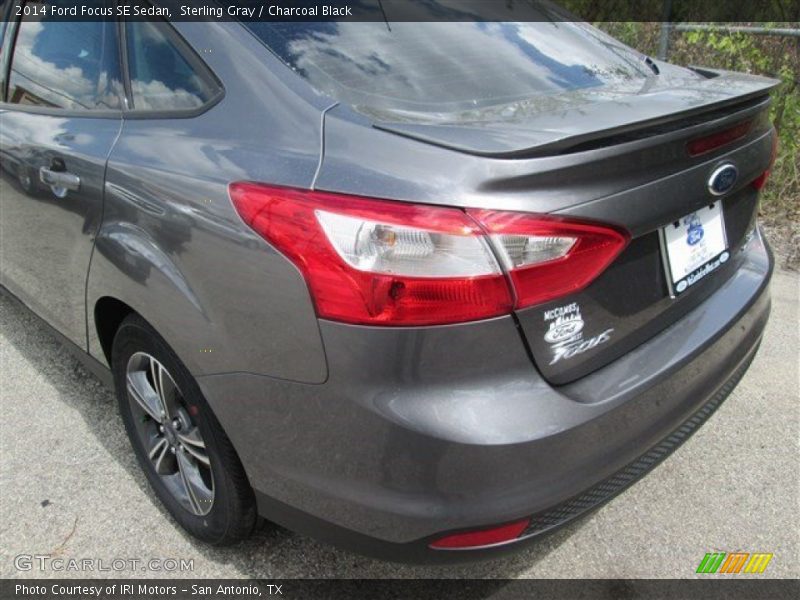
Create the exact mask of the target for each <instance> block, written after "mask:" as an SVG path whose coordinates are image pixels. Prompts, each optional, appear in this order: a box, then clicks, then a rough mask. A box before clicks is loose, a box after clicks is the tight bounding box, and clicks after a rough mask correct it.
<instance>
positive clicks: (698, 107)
mask: <svg viewBox="0 0 800 600" xmlns="http://www.w3.org/2000/svg"><path fill="white" fill-rule="evenodd" d="M692 70H693V71H694V72H695V73H697V74H698V75H701V76H702V77H703V78H704V79H692V80H682V81H681V83H682V85H677V86H660V87H659V86H654V87H652V88H651V89H649V90H646V91H642V92H639V93H635V94H631V93H620V92H614V91H604V90H599V91H597V90H587V91H579V92H573V93H572V94H571V95H569V96H567V95H560V96H556V97H542V98H538V97H537V98H533V99H530V100H525V101H521V102H518V103H515V104H513V105H507V106H504V107H502V110H503V113H512V116H511V117H509V118H506V119H503V118H500V116H499V113H500V111H499V110H498V109H496V108H489V109H486V110H485V111H483V113H484V114H482V115H479V117H478V118H475V116H474V115H475V113H474V112H473V113H471V115H472V119H471V120H469V121H467V120H465V121H463V122H459V121H449V122H445V123H438V122H433V123H424V122H414V121H413V119H409V117H408V116H405V120H404V121H388V120H373V126H374V127H376V128H377V129H381V130H383V131H388V132H391V133H395V134H398V135H402V136H405V137H408V138H412V139H415V140H419V141H422V142H426V143H429V144H434V145H437V146H441V147H444V148H449V149H452V150H457V151H459V152H464V153H468V154H473V155H478V156H488V157H495V158H533V157H539V156H553V155H559V154H566V153H570V152H578V151H582V150H587V149H590V148H596V147H602V146H605V145H611V144H616V143H622V142H625V141H630V140H633V139H641V138H643V137H647V136H649V135H658V134H661V133H667V132H668V131H674V130H677V129H680V128H683V127H689V126H691V125H693V124H698V123H701V122H705V121H710V120H713V119H715V118H717V117H722V116H725V115H726V114H728V113H731V112H736V111H738V110H740V109H744V108H748V107H750V106H755V105H758V104H760V103H764V105H765V107H766V105H767V104H768V94H769V92H770V91H771V90H772V89H773V88H775V87H776V86H777V85H779V83H780V82H779V81H778V80H775V79H770V78H767V77H760V76H756V75H747V74H743V73H734V72H731V71H722V70H714V69H701V68H693V69H692Z"/></svg>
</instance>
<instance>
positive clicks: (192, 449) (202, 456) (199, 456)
mask: <svg viewBox="0 0 800 600" xmlns="http://www.w3.org/2000/svg"><path fill="white" fill-rule="evenodd" d="M183 448H184V449H185V450H186V452H187V453H188V454H190V455H191V456H192V457H194V459H195V460H197V462H199V463H202V464H203V465H205V466H206V467H210V466H211V461H210V460H209V459H208V456H207V455H206V453H205V452H203V451H202V450H200V448H198V447H197V446H190V445H188V444H186V445H184V446H183Z"/></svg>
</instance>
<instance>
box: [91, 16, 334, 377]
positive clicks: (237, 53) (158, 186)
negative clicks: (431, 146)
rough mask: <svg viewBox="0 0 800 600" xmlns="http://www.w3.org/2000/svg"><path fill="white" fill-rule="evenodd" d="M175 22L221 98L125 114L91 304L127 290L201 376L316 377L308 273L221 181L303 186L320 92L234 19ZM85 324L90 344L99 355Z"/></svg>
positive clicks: (322, 370) (319, 368) (319, 365)
mask: <svg viewBox="0 0 800 600" xmlns="http://www.w3.org/2000/svg"><path fill="white" fill-rule="evenodd" d="M177 27H178V29H179V31H180V33H181V34H182V35H183V36H184V37H185V38H186V39H187V41H188V42H189V43H190V44H191V45H192V46H193V47H194V48H195V50H196V51H197V52H198V53H199V54H200V55H201V56H202V57H203V60H204V61H205V62H206V63H207V64H208V65H209V67H210V68H211V69H212V70H213V71H214V72H215V74H216V75H217V77H218V78H219V79H220V80H221V81H222V83H223V86H224V87H225V97H224V98H223V99H222V100H221V101H220V102H219V103H218V104H216V105H215V106H213V107H212V108H210V109H209V110H208V111H206V112H205V113H203V114H201V115H199V116H193V117H187V118H169V117H168V116H166V115H165V116H161V118H138V119H137V118H128V119H126V121H125V123H124V126H123V131H122V134H121V135H120V138H119V141H118V142H117V145H116V146H115V148H114V150H113V152H112V154H111V156H110V159H109V163H108V171H107V177H106V189H105V213H104V218H103V224H102V226H101V228H100V231H99V233H98V235H97V243H96V252H95V256H94V258H93V260H92V265H91V269H90V274H89V282H88V289H87V302H88V312H89V315H91V314H92V312H93V308H94V306H95V305H96V303H97V302H98V300H100V299H101V298H103V297H106V296H110V297H113V298H116V299H118V300H121V301H123V302H125V303H126V304H128V305H129V306H131V307H132V308H133V309H134V310H136V311H137V312H139V313H140V314H141V315H142V316H143V317H144V318H145V319H146V320H147V321H148V322H150V323H151V324H152V325H153V326H154V327H155V328H156V330H158V331H159V332H160V333H161V335H162V336H163V337H164V338H165V339H166V340H167V342H168V343H169V344H170V345H171V346H172V347H173V349H174V350H175V351H176V352H177V354H178V355H179V356H180V357H181V358H182V359H183V361H184V362H185V363H186V365H187V367H188V368H189V370H190V371H191V372H192V373H193V374H195V375H205V374H211V373H222V372H234V371H238V372H251V373H260V374H264V375H270V376H272V377H278V378H283V379H290V380H297V381H303V382H310V383H318V382H322V381H324V380H325V379H326V377H327V368H326V363H325V357H324V352H323V348H322V342H321V339H320V334H319V328H318V324H317V320H316V316H315V312H314V308H313V305H312V303H311V300H310V297H309V294H308V290H307V288H306V286H305V283H304V281H303V279H302V276H301V275H300V273H299V272H298V271H297V269H296V268H295V267H294V266H293V265H292V264H291V263H290V262H289V261H288V260H286V259H285V258H284V257H283V256H282V255H280V254H279V253H278V252H276V251H275V250H273V249H272V248H271V247H270V246H269V245H268V244H267V243H266V242H264V241H263V240H262V239H261V238H260V237H258V236H257V235H256V234H255V233H253V232H252V231H251V230H250V229H249V228H248V227H247V226H246V225H245V224H244V223H243V222H242V221H241V219H240V218H239V217H238V215H237V214H236V212H235V210H234V209H233V206H232V204H231V201H230V198H229V196H228V188H227V186H228V184H229V183H230V182H232V181H240V180H253V181H268V182H272V183H277V184H281V185H289V186H299V187H309V186H310V184H311V181H312V179H313V175H314V172H315V170H316V167H317V164H318V161H319V149H320V117H319V115H320V106H321V103H322V99H319V100H317V99H315V98H313V97H312V98H308V97H301V96H299V95H298V94H297V93H296V92H295V91H294V90H293V89H292V88H291V85H287V84H285V83H284V82H283V81H282V79H281V71H282V70H286V69H285V67H283V66H282V65H280V64H276V63H275V62H274V59H272V57H271V55H270V54H269V53H268V52H266V51H265V50H264V49H263V47H261V46H260V44H259V43H258V42H257V41H255V40H254V39H252V38H251V37H250V36H249V34H247V32H246V31H244V30H243V29H241V27H240V26H238V25H237V24H234V23H220V24H208V23H183V24H178V25H177ZM289 74H291V73H289ZM90 318H91V317H90ZM89 330H90V336H89V350H90V353H91V354H92V355H93V356H95V357H96V358H98V359H101V360H104V357H103V352H102V349H101V347H100V344H99V340H98V337H97V335H96V328H94V327H92V326H91V324H90V327H89Z"/></svg>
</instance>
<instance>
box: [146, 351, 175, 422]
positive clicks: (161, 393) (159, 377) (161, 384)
mask: <svg viewBox="0 0 800 600" xmlns="http://www.w3.org/2000/svg"><path fill="white" fill-rule="evenodd" d="M164 375H165V369H164V367H162V366H161V363H159V362H158V361H157V360H155V359H154V358H151V359H150V377H151V378H152V380H153V389H154V390H155V392H156V395H157V396H158V400H159V402H160V404H161V410H162V411H163V413H164V415H165V418H169V416H170V409H169V402H168V397H167V387H168V386H166V384H167V381H168V380H169V374H167V375H166V377H164ZM173 387H174V386H173Z"/></svg>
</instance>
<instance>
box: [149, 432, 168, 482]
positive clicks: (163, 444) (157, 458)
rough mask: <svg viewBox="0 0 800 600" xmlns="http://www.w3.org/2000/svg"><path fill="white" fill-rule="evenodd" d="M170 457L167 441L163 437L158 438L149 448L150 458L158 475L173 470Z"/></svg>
mask: <svg viewBox="0 0 800 600" xmlns="http://www.w3.org/2000/svg"><path fill="white" fill-rule="evenodd" d="M171 457H172V453H171V452H170V449H169V442H167V440H166V439H165V438H159V439H158V441H157V442H156V443H155V444H154V445H153V447H152V448H151V449H150V460H152V461H153V463H154V465H155V468H156V473H158V474H159V475H166V474H168V473H170V472H172V471H174V465H173V462H172V460H171Z"/></svg>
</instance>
